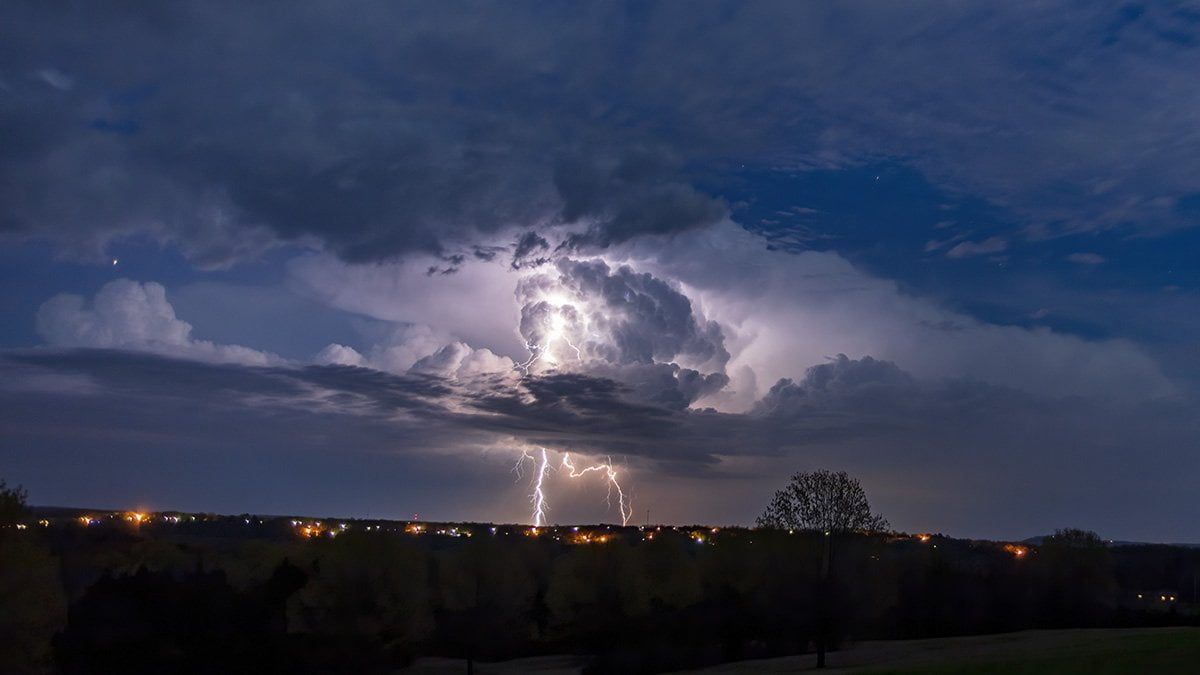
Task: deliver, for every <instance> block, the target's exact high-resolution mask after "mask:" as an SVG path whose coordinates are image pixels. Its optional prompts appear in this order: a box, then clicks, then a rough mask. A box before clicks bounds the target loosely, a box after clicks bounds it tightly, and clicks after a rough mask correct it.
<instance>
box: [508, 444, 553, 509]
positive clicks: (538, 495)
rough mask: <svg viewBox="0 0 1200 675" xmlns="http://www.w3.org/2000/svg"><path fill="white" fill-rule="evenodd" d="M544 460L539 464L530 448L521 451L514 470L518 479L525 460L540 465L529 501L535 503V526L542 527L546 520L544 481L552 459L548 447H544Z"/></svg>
mask: <svg viewBox="0 0 1200 675" xmlns="http://www.w3.org/2000/svg"><path fill="white" fill-rule="evenodd" d="M541 451H542V461H541V463H540V464H539V463H538V461H537V459H536V458H534V456H533V455H531V454H529V451H528V450H522V451H521V458H520V459H518V460H517V465H516V466H514V467H513V472H515V473H516V474H517V479H518V480H519V479H520V477H521V466H522V465H524V464H525V460H529V461H531V462H533V463H534V465H535V466H537V467H538V470H537V475H536V476H535V477H534V479H533V494H531V495H529V501H530V503H532V504H533V526H534V527H535V528H536V527H541V526H542V525H543V524H544V523H545V522H546V511H547V509H548V507H547V506H546V493H545V492H543V491H542V483H544V482H545V480H546V473H547V472H549V471H550V459H549V457H547V455H546V449H545V448H542V449H541Z"/></svg>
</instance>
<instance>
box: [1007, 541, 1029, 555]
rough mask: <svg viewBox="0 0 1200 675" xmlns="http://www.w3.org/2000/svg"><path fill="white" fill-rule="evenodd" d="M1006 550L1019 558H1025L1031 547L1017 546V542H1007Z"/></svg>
mask: <svg viewBox="0 0 1200 675" xmlns="http://www.w3.org/2000/svg"><path fill="white" fill-rule="evenodd" d="M1004 550H1005V551H1008V552H1009V553H1011V554H1013V555H1015V556H1016V557H1018V558H1024V557H1025V554H1026V553H1028V552H1029V549H1027V548H1025V547H1024V546H1017V545H1015V544H1005V545H1004Z"/></svg>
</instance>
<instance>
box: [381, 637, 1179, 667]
mask: <svg viewBox="0 0 1200 675" xmlns="http://www.w3.org/2000/svg"><path fill="white" fill-rule="evenodd" d="M815 661H816V657H815V656H813V655H812V654H806V655H803V656H786V657H782V658H775V659H758V660H753V661H739V662H736V663H726V664H722V665H719V666H713V667H711V668H705V669H703V670H700V671H695V672H701V673H708V674H710V675H712V674H718V673H725V674H727V675H733V674H740V673H799V672H808V671H814V670H816V668H814V663H815ZM580 671H581V661H580V659H578V658H576V657H571V656H543V657H537V658H529V659H514V660H512V661H506V662H502V663H478V664H476V671H475V672H477V673H479V674H480V675H488V674H489V673H491V674H493V675H515V674H516V673H537V674H538V675H568V674H574V673H579V672H580ZM400 672H401V673H405V674H406V675H443V674H446V675H449V674H450V673H463V672H466V662H465V661H463V660H461V659H445V658H424V659H418V661H417V663H416V664H414V665H413V666H412V667H410V668H406V669H403V670H401V671H400ZM821 672H828V673H873V674H874V675H916V674H918V673H929V674H931V675H1029V674H1033V673H1038V674H1040V673H1054V674H1058V673H1064V674H1066V675H1073V674H1075V673H1079V674H1084V673H1086V674H1088V675H1136V674H1140V673H1153V674H1156V675H1157V674H1158V673H1166V674H1168V675H1169V674H1172V673H1187V674H1188V675H1195V674H1197V673H1200V628H1126V629H1096V630H1030V631H1021V632H1019V633H1001V634H995V635H974V636H970V637H958V638H937V639H932V640H880V641H874V642H861V643H859V644H856V645H849V646H847V648H845V649H842V650H839V651H837V652H830V654H829V658H828V667H827V668H826V669H825V670H824V671H821Z"/></svg>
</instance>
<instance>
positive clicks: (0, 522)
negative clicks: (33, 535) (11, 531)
mask: <svg viewBox="0 0 1200 675" xmlns="http://www.w3.org/2000/svg"><path fill="white" fill-rule="evenodd" d="M28 496H29V495H28V493H27V492H25V490H24V489H22V488H21V486H20V485H18V486H17V487H15V488H10V487H8V484H7V483H5V482H4V481H3V480H0V527H12V526H13V525H16V524H17V523H19V522H21V520H23V519H24V518H25V517H26V516H28V515H29V507H28V506H27V505H26V503H25V500H26V498H27V497H28Z"/></svg>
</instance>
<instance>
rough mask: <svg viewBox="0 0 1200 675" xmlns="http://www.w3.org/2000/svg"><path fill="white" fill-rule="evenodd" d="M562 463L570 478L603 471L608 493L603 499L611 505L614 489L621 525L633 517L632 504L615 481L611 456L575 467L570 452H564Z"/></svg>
mask: <svg viewBox="0 0 1200 675" xmlns="http://www.w3.org/2000/svg"><path fill="white" fill-rule="evenodd" d="M562 464H563V466H565V467H567V469H568V470H569V471H570V472H571V473H569V474H568V476H570V477H571V478H579V477H580V476H583V475H584V474H586V473H588V472H590V471H603V472H604V474H605V476H607V477H608V495H607V496H606V497H605V500H604V501H605V503H606V504H608V506H609V507H610V508H611V507H612V492H613V490H614V489H615V490H616V491H617V510H618V511H619V512H620V513H621V525H622V526H625V525H628V524H629V519H630V518H631V517H633V506H632V505H631V504H629V502H628V501H626V499H625V491H624V490H622V489H621V484H620V483H618V482H617V471H616V469H614V468H613V465H612V458H611V457H608V458H605V461H604V462H603V463H601V464H593V465H592V466H589V467H586V468H584V469H576V468H575V465H574V464H572V463H571V453H569V452H566V453H563V458H562Z"/></svg>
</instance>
